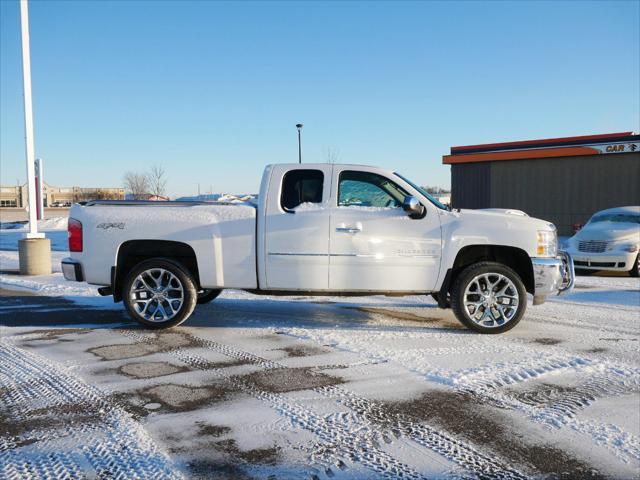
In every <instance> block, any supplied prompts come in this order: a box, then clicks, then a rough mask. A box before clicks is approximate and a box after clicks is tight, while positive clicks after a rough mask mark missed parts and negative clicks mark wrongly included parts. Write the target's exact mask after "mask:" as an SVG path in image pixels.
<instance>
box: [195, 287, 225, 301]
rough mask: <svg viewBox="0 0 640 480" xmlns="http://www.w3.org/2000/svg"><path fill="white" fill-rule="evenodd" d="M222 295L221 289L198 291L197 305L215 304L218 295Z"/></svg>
mask: <svg viewBox="0 0 640 480" xmlns="http://www.w3.org/2000/svg"><path fill="white" fill-rule="evenodd" d="M221 293H222V290H221V289H216V290H209V289H203V290H198V299H197V303H198V305H203V304H205V303H209V302H213V301H214V300H215V299H216V298H218V295H220V294H221Z"/></svg>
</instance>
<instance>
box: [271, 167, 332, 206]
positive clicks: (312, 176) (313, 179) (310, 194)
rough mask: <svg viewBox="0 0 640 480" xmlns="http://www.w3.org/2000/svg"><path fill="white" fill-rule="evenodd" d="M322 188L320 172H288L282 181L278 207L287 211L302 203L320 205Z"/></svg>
mask: <svg viewBox="0 0 640 480" xmlns="http://www.w3.org/2000/svg"><path fill="white" fill-rule="evenodd" d="M323 186H324V173H322V171H321V170H290V171H288V172H287V173H285V174H284V178H283V179H282V194H281V195H280V205H281V206H282V208H283V209H284V210H286V211H289V210H293V209H294V208H296V207H297V206H298V205H300V204H302V203H322V188H323Z"/></svg>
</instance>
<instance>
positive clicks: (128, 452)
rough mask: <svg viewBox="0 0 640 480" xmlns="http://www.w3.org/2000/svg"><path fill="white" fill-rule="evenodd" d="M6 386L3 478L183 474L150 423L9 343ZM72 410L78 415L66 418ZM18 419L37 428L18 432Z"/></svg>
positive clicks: (2, 380)
mask: <svg viewBox="0 0 640 480" xmlns="http://www.w3.org/2000/svg"><path fill="white" fill-rule="evenodd" d="M0 387H1V390H0V414H2V416H4V417H5V418H6V419H7V420H8V423H7V425H6V429H7V431H5V432H3V436H2V437H0V478H3V479H8V480H14V479H15V480H18V479H24V478H47V479H48V478H51V479H53V478H55V479H74V480H75V479H77V478H84V477H86V476H87V474H88V471H91V470H93V471H94V472H95V474H96V475H97V476H98V477H99V478H140V479H170V480H174V479H175V480H178V479H182V478H183V477H182V475H181V474H180V473H179V472H177V471H176V470H175V468H174V466H173V464H172V462H171V461H170V459H169V458H168V457H167V456H166V455H165V454H164V453H163V452H162V451H161V450H160V449H159V448H158V447H157V446H156V445H155V443H154V442H153V441H152V440H151V438H150V437H149V436H148V434H147V433H146V432H145V431H144V429H142V427H141V426H140V425H139V424H138V423H137V422H136V421H135V420H133V419H132V418H131V417H130V416H129V415H128V414H127V413H125V412H124V411H122V410H120V409H119V408H117V407H114V405H113V404H111V403H109V402H108V401H106V400H105V399H104V398H103V396H102V394H101V392H100V391H99V390H97V389H96V388H94V387H92V386H90V385H87V384H85V383H84V382H82V381H81V380H80V379H78V378H77V377H75V376H73V375H71V374H69V373H67V372H66V371H65V370H64V369H63V368H62V367H60V366H57V365H56V364H55V363H53V362H51V361H49V360H47V359H44V358H42V357H39V356H37V355H35V354H33V353H31V352H27V351H25V350H22V349H20V348H17V347H15V346H13V345H9V344H7V343H6V342H2V341H0ZM66 407H74V408H80V409H82V410H84V412H87V414H90V415H91V418H90V422H86V421H84V422H83V421H82V420H83V419H84V420H86V419H87V418H86V416H85V417H83V418H81V421H80V422H77V421H74V414H78V412H77V411H74V410H73V408H72V409H71V410H69V409H68V408H67V410H65V408H66ZM37 412H45V414H46V413H48V414H49V415H56V414H57V416H59V417H60V418H57V419H56V418H53V417H51V416H49V417H46V418H45V419H44V420H45V421H44V422H43V421H42V414H41V415H38V414H37ZM69 412H71V419H70V420H71V421H65V420H66V419H65V415H66V414H68V413H69ZM38 416H39V417H40V418H39V419H38V420H40V421H36V418H35V417H38ZM61 419H63V420H62V422H61V421H60V420H61ZM76 419H77V417H76ZM55 420H57V422H56V421H55ZM51 421H53V423H51V424H50V423H49V422H51ZM17 424H22V426H26V427H33V428H25V429H24V430H25V431H20V430H19V429H18V430H17V431H15V430H14V431H12V429H15V428H16V425H17ZM53 427H55V428H53ZM78 445H82V446H81V447H78ZM89 476H91V475H89Z"/></svg>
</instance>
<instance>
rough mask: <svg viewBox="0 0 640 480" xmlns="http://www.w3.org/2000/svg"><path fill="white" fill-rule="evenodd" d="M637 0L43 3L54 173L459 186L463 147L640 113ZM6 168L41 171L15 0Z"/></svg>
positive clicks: (2, 130)
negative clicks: (373, 177) (294, 173)
mask: <svg viewBox="0 0 640 480" xmlns="http://www.w3.org/2000/svg"><path fill="white" fill-rule="evenodd" d="M639 5H640V3H639V2H637V1H628V2H615V1H608V2H566V3H565V2H531V3H528V2H515V1H514V2H506V1H504V2H495V3H482V2H406V3H404V2H390V3H386V2H353V3H351V2H297V3H296V2H282V3H278V2H258V3H253V2H229V3H226V2H206V1H193V2H191V1H184V2H174V1H161V2H155V1H142V2H124V1H103V2H101V1H90V2H89V1H84V2H83V1H71V2H65V1H32V2H30V20H31V51H32V75H33V96H34V115H35V138H36V153H37V155H38V156H41V157H43V158H44V159H45V162H46V167H45V168H46V174H47V178H46V179H47V181H48V182H49V183H51V184H54V185H60V186H71V185H80V186H119V185H120V184H121V183H122V175H123V173H124V171H126V170H144V169H146V168H148V167H149V166H150V165H152V164H154V163H156V164H161V165H163V166H164V167H165V169H166V170H167V172H168V175H169V185H168V186H169V191H170V193H171V194H173V195H182V194H190V193H193V192H195V190H196V188H197V183H200V185H201V190H202V191H203V192H204V191H208V190H209V189H211V188H212V189H213V191H214V192H229V191H230V192H237V193H239V192H253V191H256V190H257V189H258V184H259V180H260V175H261V173H262V168H263V166H264V165H265V164H267V163H273V162H290V161H291V162H295V161H297V143H296V142H297V140H296V129H295V124H296V123H298V122H303V123H304V124H305V127H304V130H303V157H304V160H305V161H308V162H313V161H324V159H325V151H326V149H327V148H333V149H335V150H339V161H340V162H341V163H365V164H373V165H378V166H381V167H385V168H389V169H393V170H397V171H400V172H402V173H404V174H405V175H406V176H409V177H410V178H412V179H413V180H415V181H416V182H418V183H421V184H428V185H440V186H448V185H449V168H448V167H445V166H443V165H442V155H443V154H446V153H448V151H449V147H450V146H452V145H464V144H474V143H484V142H495V141H508V140H519V139H531V138H545V137H558V136H565V135H581V134H594V133H607V132H617V131H626V130H634V131H638V130H640V125H639V122H640V119H639V117H640V99H639V96H640V93H639V91H640V88H639V87H640V73H639V69H640V65H639V63H640V60H639V59H640V51H639V48H640V47H639V38H640V32H639V25H640V10H639ZM0 8H1V11H0V13H1V25H0V30H1V37H0V40H1V43H0V53H1V59H0V60H1V63H0V67H1V69H0V75H1V77H0V87H1V88H0V101H1V116H0V120H1V123H0V136H1V137H0V138H1V145H0V160H1V166H0V175H1V178H0V182H1V183H2V184H3V185H6V184H10V185H12V184H15V183H16V180H17V179H20V180H21V181H23V180H24V178H25V161H24V140H23V137H24V130H23V111H22V74H21V63H20V31H19V7H18V1H17V0H2V1H0Z"/></svg>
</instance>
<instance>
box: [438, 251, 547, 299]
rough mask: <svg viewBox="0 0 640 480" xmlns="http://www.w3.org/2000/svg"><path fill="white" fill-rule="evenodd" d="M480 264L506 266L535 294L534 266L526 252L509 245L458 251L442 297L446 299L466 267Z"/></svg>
mask: <svg viewBox="0 0 640 480" xmlns="http://www.w3.org/2000/svg"><path fill="white" fill-rule="evenodd" d="M478 262H497V263H501V264H503V265H506V266H507V267H509V268H511V269H512V270H514V271H515V272H516V273H517V274H518V275H519V276H520V278H521V279H522V283H523V284H524V286H525V290H526V291H527V292H528V293H530V294H532V295H533V294H534V292H535V280H534V276H533V264H532V263H531V258H530V257H529V254H527V252H526V251H524V250H523V249H521V248H518V247H512V246H507V245H467V246H465V247H463V248H461V249H460V250H459V251H458V253H457V255H456V258H455V260H454V262H453V265H452V267H451V268H450V269H449V270H448V271H447V275H446V277H445V282H444V283H443V285H442V288H441V289H440V297H442V298H445V297H446V295H447V294H449V293H450V290H451V286H452V285H453V283H454V282H455V279H456V278H457V276H458V275H459V274H460V273H461V272H462V271H463V270H464V269H465V268H466V267H468V266H469V265H473V264H474V263H478Z"/></svg>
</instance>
